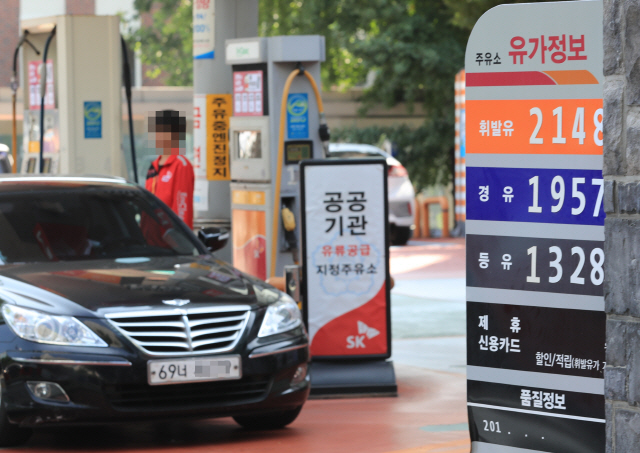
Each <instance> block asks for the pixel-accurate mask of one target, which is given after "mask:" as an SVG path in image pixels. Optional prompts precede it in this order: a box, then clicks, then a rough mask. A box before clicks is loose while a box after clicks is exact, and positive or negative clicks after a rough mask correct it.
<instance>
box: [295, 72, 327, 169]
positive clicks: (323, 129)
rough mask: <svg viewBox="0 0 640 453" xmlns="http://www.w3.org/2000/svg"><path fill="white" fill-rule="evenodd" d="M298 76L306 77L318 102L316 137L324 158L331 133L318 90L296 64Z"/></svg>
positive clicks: (311, 77)
mask: <svg viewBox="0 0 640 453" xmlns="http://www.w3.org/2000/svg"><path fill="white" fill-rule="evenodd" d="M297 69H298V71H299V73H298V75H299V76H302V75H304V76H306V77H307V79H309V83H310V84H311V87H312V88H313V91H314V93H315V95H316V101H317V102H318V110H319V112H318V114H319V116H320V127H319V128H318V135H319V136H320V141H321V142H322V158H323V159H324V158H326V157H327V154H328V153H329V141H330V140H331V132H330V131H329V125H327V118H326V116H325V114H324V106H323V105H322V98H321V97H320V91H319V90H318V86H317V85H316V81H315V79H314V78H313V76H311V74H308V73H307V72H306V71H305V69H304V66H303V64H302V63H298V67H297Z"/></svg>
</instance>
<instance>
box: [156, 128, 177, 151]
mask: <svg viewBox="0 0 640 453" xmlns="http://www.w3.org/2000/svg"><path fill="white" fill-rule="evenodd" d="M178 135H179V134H178V133H173V134H172V133H171V126H170V125H168V124H158V125H156V148H157V149H158V154H164V155H167V156H168V155H171V154H174V152H172V149H177V148H179V147H180V144H179V140H178ZM176 154H177V153H176Z"/></svg>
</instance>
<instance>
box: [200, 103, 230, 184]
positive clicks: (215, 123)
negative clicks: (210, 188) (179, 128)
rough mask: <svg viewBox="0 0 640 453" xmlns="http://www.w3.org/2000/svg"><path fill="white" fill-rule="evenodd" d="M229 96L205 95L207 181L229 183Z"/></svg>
mask: <svg viewBox="0 0 640 453" xmlns="http://www.w3.org/2000/svg"><path fill="white" fill-rule="evenodd" d="M231 102H232V101H231V95H230V94H207V107H206V115H207V116H206V125H207V126H206V127H207V129H206V130H207V157H206V159H207V179H208V180H209V181H229V180H230V179H231V174H230V171H229V121H230V119H231V115H232V114H233V109H232V104H231Z"/></svg>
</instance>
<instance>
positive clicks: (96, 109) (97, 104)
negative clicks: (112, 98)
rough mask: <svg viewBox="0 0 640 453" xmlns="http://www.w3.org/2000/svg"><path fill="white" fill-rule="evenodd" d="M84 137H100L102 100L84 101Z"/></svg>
mask: <svg viewBox="0 0 640 453" xmlns="http://www.w3.org/2000/svg"><path fill="white" fill-rule="evenodd" d="M84 138H102V102H101V101H85V103H84Z"/></svg>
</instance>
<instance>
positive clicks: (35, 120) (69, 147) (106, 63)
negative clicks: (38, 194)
mask: <svg viewBox="0 0 640 453" xmlns="http://www.w3.org/2000/svg"><path fill="white" fill-rule="evenodd" d="M20 28H21V33H22V34H23V36H24V34H25V32H27V33H28V36H29V38H28V39H29V42H30V45H29V46H22V51H23V54H22V74H23V76H22V87H23V90H24V93H25V95H24V121H23V128H24V129H23V137H24V139H23V155H22V162H21V165H20V168H19V171H20V173H54V174H109V175H113V176H123V177H126V176H127V167H126V161H125V157H124V153H123V151H122V145H121V140H122V99H121V96H122V94H121V86H122V50H121V40H120V29H119V18H118V17H117V16H55V17H45V18H38V19H31V20H25V21H21V23H20ZM36 49H39V52H40V54H39V55H38V54H36ZM43 98H44V100H43ZM41 110H42V111H43V112H44V115H43V116H42V117H41V115H40V112H41ZM41 130H44V134H42V140H41Z"/></svg>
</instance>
